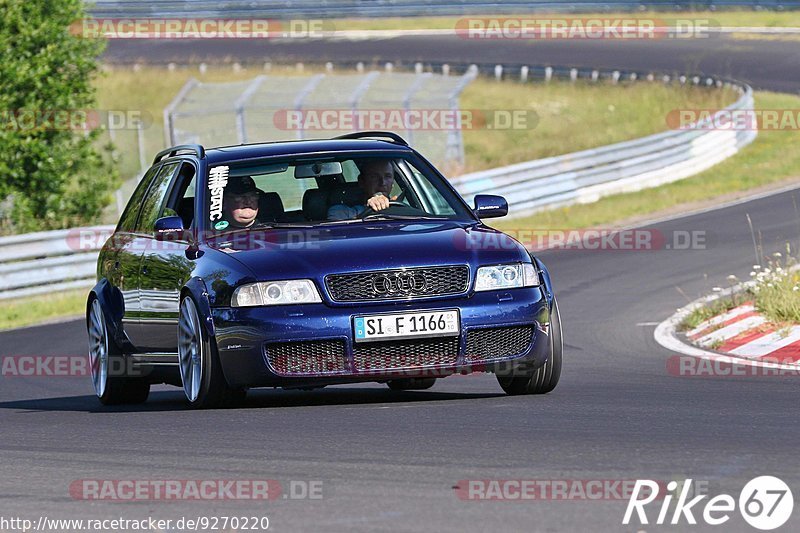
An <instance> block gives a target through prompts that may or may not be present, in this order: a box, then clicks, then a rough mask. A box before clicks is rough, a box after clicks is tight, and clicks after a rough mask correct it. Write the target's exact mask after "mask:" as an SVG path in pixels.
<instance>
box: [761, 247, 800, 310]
mask: <svg viewBox="0 0 800 533" xmlns="http://www.w3.org/2000/svg"><path fill="white" fill-rule="evenodd" d="M786 248H787V249H786V253H785V254H780V253H776V254H774V256H773V257H771V258H769V259H768V260H767V261H766V266H765V267H764V268H761V269H756V270H754V272H753V273H752V275H751V276H752V277H753V278H754V280H755V282H756V283H755V286H753V287H752V288H751V289H749V293H750V295H751V296H752V298H753V300H754V302H755V307H756V309H758V310H759V311H760V312H761V313H762V314H763V315H764V316H765V317H766V318H767V319H768V320H769V321H770V322H773V323H775V324H777V325H787V324H790V325H795V324H800V270H797V269H796V268H793V267H794V266H795V265H796V264H797V260H796V259H795V258H794V257H792V256H791V255H789V254H790V253H791V250H790V248H789V245H788V244H787V246H786ZM784 255H785V256H786V257H784Z"/></svg>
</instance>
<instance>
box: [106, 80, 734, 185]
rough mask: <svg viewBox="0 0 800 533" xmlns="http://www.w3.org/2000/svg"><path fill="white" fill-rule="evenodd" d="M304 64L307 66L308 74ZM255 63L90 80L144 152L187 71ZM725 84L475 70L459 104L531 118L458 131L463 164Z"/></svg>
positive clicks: (630, 126) (125, 147)
mask: <svg viewBox="0 0 800 533" xmlns="http://www.w3.org/2000/svg"><path fill="white" fill-rule="evenodd" d="M272 72H273V73H276V74H280V75H297V74H298V73H297V71H296V70H295V69H294V68H273V70H272ZM310 72H311V70H310V69H306V71H305V74H306V75H308V74H309V73H310ZM262 73H263V72H262V71H261V69H249V70H246V69H245V70H241V71H239V72H233V70H232V69H231V68H230V67H227V68H225V67H222V66H216V67H209V69H208V70H207V71H206V73H205V74H203V75H201V74H200V72H199V71H198V70H197V69H196V68H184V69H176V70H174V71H169V70H166V69H163V68H152V67H151V68H143V69H142V70H141V71H139V72H134V71H133V70H132V69H127V68H126V69H114V70H112V71H109V72H105V73H104V74H103V75H102V76H101V77H100V78H99V79H98V80H96V83H95V86H96V88H97V95H98V105H99V107H100V109H114V110H135V111H141V112H143V114H144V115H145V116H147V117H149V118H150V119H152V122H149V123H148V124H147V127H146V129H145V131H144V138H145V151H146V156H147V157H146V160H147V161H149V160H150V159H151V158H152V156H153V155H154V154H155V153H157V152H158V151H159V150H161V149H163V147H164V145H165V140H164V121H163V109H164V108H165V107H166V106H167V105H168V104H169V103H170V101H171V100H172V99H173V98H174V96H175V95H176V94H177V93H178V91H180V89H181V87H183V85H184V84H185V83H186V82H187V81H188V80H189V79H190V78H191V77H195V78H197V79H198V80H200V81H208V82H219V81H241V80H249V79H252V78H254V77H255V76H257V75H259V74H262ZM734 99H735V96H734V94H733V93H732V92H730V91H719V90H716V89H703V88H693V87H681V86H677V85H675V86H664V85H663V84H661V83H643V82H637V83H628V84H626V83H620V84H618V85H612V84H610V83H605V82H603V83H597V84H590V83H588V82H578V83H575V84H571V83H568V82H553V83H550V84H543V83H527V84H521V83H518V82H511V81H504V82H497V81H494V80H490V79H485V78H479V79H477V80H475V81H474V82H473V83H471V84H470V85H469V86H467V88H466V89H465V91H464V92H463V93H462V96H461V108H462V109H474V110H488V111H492V110H502V111H513V110H525V111H533V112H535V113H536V115H538V119H539V120H538V123H533V125H534V127H529V128H525V129H504V130H491V131H489V130H486V129H478V130H468V131H465V132H464V143H465V152H466V166H465V167H464V168H461V169H456V170H458V171H459V172H460V173H461V172H472V171H475V170H483V169H486V168H492V167H495V166H502V165H508V164H512V163H519V162H522V161H528V160H531V159H537V158H540V157H547V156H550V155H556V154H564V153H568V152H573V151H577V150H582V149H586V148H593V147H597V146H602V145H604V144H609V143H614V142H618V141H623V140H628V139H633V138H636V137H641V136H644V135H647V134H650V133H656V132H659V131H663V130H665V129H666V127H667V126H666V122H665V116H666V114H667V112H668V111H669V110H671V109H676V108H682V107H683V108H685V107H689V108H717V107H720V106H725V105H727V104H728V103H730V102H732V101H733V100H734ZM115 136H116V143H115V144H116V146H117V151H118V153H119V158H120V163H119V165H120V173H121V175H122V177H123V179H129V178H131V177H134V176H136V175H137V173H138V171H139V158H138V149H137V144H136V135H135V131H133V130H121V131H117V132H116V133H115Z"/></svg>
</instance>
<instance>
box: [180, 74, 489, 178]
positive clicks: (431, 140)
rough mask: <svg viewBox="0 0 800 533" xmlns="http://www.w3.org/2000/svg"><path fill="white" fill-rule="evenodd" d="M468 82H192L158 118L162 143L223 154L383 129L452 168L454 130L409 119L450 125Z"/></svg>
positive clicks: (326, 78)
mask: <svg viewBox="0 0 800 533" xmlns="http://www.w3.org/2000/svg"><path fill="white" fill-rule="evenodd" d="M476 76H477V71H476V69H468V70H467V71H466V72H465V73H464V74H461V75H454V76H445V75H443V74H433V73H431V72H422V71H419V72H414V73H408V72H393V71H391V70H387V71H385V72H384V71H377V70H373V71H364V72H357V73H348V74H333V73H332V72H328V73H324V74H314V75H310V76H289V75H262V76H258V77H256V78H254V79H252V80H250V81H243V82H230V83H201V82H198V81H197V80H194V79H192V80H190V81H189V82H188V83H187V84H186V85H185V86H184V87H183V89H182V90H181V91H180V93H179V94H178V95H177V96H176V98H175V99H174V100H173V102H172V103H171V104H170V105H169V106H168V107H167V108H166V109H165V110H164V127H165V137H166V142H167V144H170V145H176V144H183V143H190V142H191V143H201V144H204V145H206V146H224V145H231V144H240V143H248V142H268V141H278V140H290V139H316V138H330V137H335V136H337V135H340V134H344V133H348V132H351V131H354V130H373V129H387V130H392V131H395V132H396V133H399V134H401V135H404V136H406V137H408V140H409V142H410V143H413V145H414V147H415V148H416V149H418V150H419V151H420V152H421V153H422V154H423V155H425V156H426V157H427V158H429V159H430V160H431V161H432V162H433V163H434V164H436V165H437V166H441V167H442V168H457V167H461V166H463V164H464V143H463V139H462V135H461V128H460V127H459V124H458V123H455V124H450V125H449V126H448V125H447V124H445V122H446V121H443V120H435V121H432V122H431V123H425V122H424V121H420V120H414V119H413V118H412V117H411V116H410V115H411V114H413V112H417V113H418V114H423V115H425V116H426V117H428V116H437V115H439V114H449V116H450V117H451V118H455V119H456V120H457V119H458V117H459V113H458V111H459V96H460V94H461V92H462V91H463V90H464V88H465V87H466V86H467V85H468V84H469V83H470V82H471V81H472V80H473V79H475V77H476ZM381 126H383V127H381ZM398 126H399V127H398Z"/></svg>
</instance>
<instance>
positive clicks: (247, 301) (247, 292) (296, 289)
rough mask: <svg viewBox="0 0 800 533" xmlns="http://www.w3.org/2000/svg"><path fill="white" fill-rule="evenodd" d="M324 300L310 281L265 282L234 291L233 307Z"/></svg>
mask: <svg viewBox="0 0 800 533" xmlns="http://www.w3.org/2000/svg"><path fill="white" fill-rule="evenodd" d="M321 301H322V299H321V298H320V297H319V292H318V291H317V287H316V286H315V285H314V282H313V281H311V280H310V279H292V280H286V281H263V282H259V283H250V284H248V285H242V286H241V287H238V288H237V289H236V290H235V291H233V298H231V306H232V307H256V306H261V305H288V304H311V303H319V302H321Z"/></svg>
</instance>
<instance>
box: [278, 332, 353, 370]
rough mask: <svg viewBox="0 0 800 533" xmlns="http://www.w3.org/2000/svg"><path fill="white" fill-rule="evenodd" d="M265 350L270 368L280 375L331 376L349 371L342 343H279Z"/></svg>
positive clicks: (331, 341) (332, 341)
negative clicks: (331, 374)
mask: <svg viewBox="0 0 800 533" xmlns="http://www.w3.org/2000/svg"><path fill="white" fill-rule="evenodd" d="M265 349H266V352H267V357H268V358H269V364H270V366H272V368H273V369H274V370H275V372H277V373H278V374H283V375H291V374H330V373H337V372H345V371H347V370H348V368H347V358H346V357H345V354H344V342H342V341H334V340H329V341H305V342H279V343H275V344H267V346H266V348H265Z"/></svg>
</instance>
